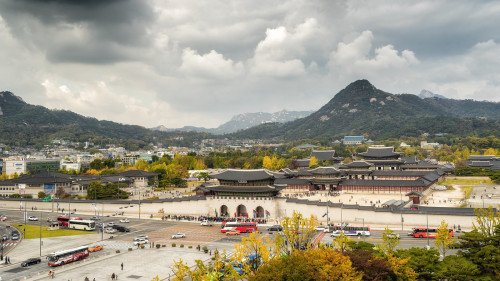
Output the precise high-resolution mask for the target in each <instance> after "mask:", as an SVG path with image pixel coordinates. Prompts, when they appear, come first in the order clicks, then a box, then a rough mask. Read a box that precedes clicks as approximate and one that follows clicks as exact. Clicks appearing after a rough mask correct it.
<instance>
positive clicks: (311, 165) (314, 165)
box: [309, 156, 319, 168]
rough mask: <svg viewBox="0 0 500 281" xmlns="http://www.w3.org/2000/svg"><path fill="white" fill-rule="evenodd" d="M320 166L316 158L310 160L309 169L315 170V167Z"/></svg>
mask: <svg viewBox="0 0 500 281" xmlns="http://www.w3.org/2000/svg"><path fill="white" fill-rule="evenodd" d="M318 165H319V161H318V159H317V158H316V157H314V156H313V157H311V158H310V159H309V168H314V167H317V166H318Z"/></svg>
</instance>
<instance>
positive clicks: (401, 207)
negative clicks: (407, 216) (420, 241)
mask: <svg viewBox="0 0 500 281" xmlns="http://www.w3.org/2000/svg"><path fill="white" fill-rule="evenodd" d="M401 189H402V187H400V188H399V194H400V195H401V204H400V205H399V209H400V211H401V230H403V222H404V219H403V207H404V205H403V191H402V190H401Z"/></svg>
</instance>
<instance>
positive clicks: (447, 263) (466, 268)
mask: <svg viewBox="0 0 500 281" xmlns="http://www.w3.org/2000/svg"><path fill="white" fill-rule="evenodd" d="M479 274H480V271H479V268H478V267H477V265H475V264H474V263H473V262H471V261H469V260H467V259H466V258H464V257H460V256H447V257H445V258H444V259H443V261H442V262H441V263H440V264H439V266H438V269H437V271H436V273H435V275H434V278H436V279H438V280H457V281H458V280H460V281H468V280H477V279H476V277H477V276H478V275H479Z"/></svg>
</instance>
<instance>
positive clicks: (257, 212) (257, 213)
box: [255, 206, 264, 218]
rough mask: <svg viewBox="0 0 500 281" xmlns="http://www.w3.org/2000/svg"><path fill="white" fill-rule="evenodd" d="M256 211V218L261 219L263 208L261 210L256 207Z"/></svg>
mask: <svg viewBox="0 0 500 281" xmlns="http://www.w3.org/2000/svg"><path fill="white" fill-rule="evenodd" d="M255 211H256V216H257V217H258V218H263V217H264V208H262V207H261V206H259V207H257V209H255Z"/></svg>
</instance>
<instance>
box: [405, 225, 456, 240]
mask: <svg viewBox="0 0 500 281" xmlns="http://www.w3.org/2000/svg"><path fill="white" fill-rule="evenodd" d="M448 230H449V235H450V237H453V229H451V228H450V229H448ZM408 234H409V235H410V236H413V237H415V238H436V234H437V228H436V227H425V226H424V227H414V228H412V231H411V232H410V233H408Z"/></svg>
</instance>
